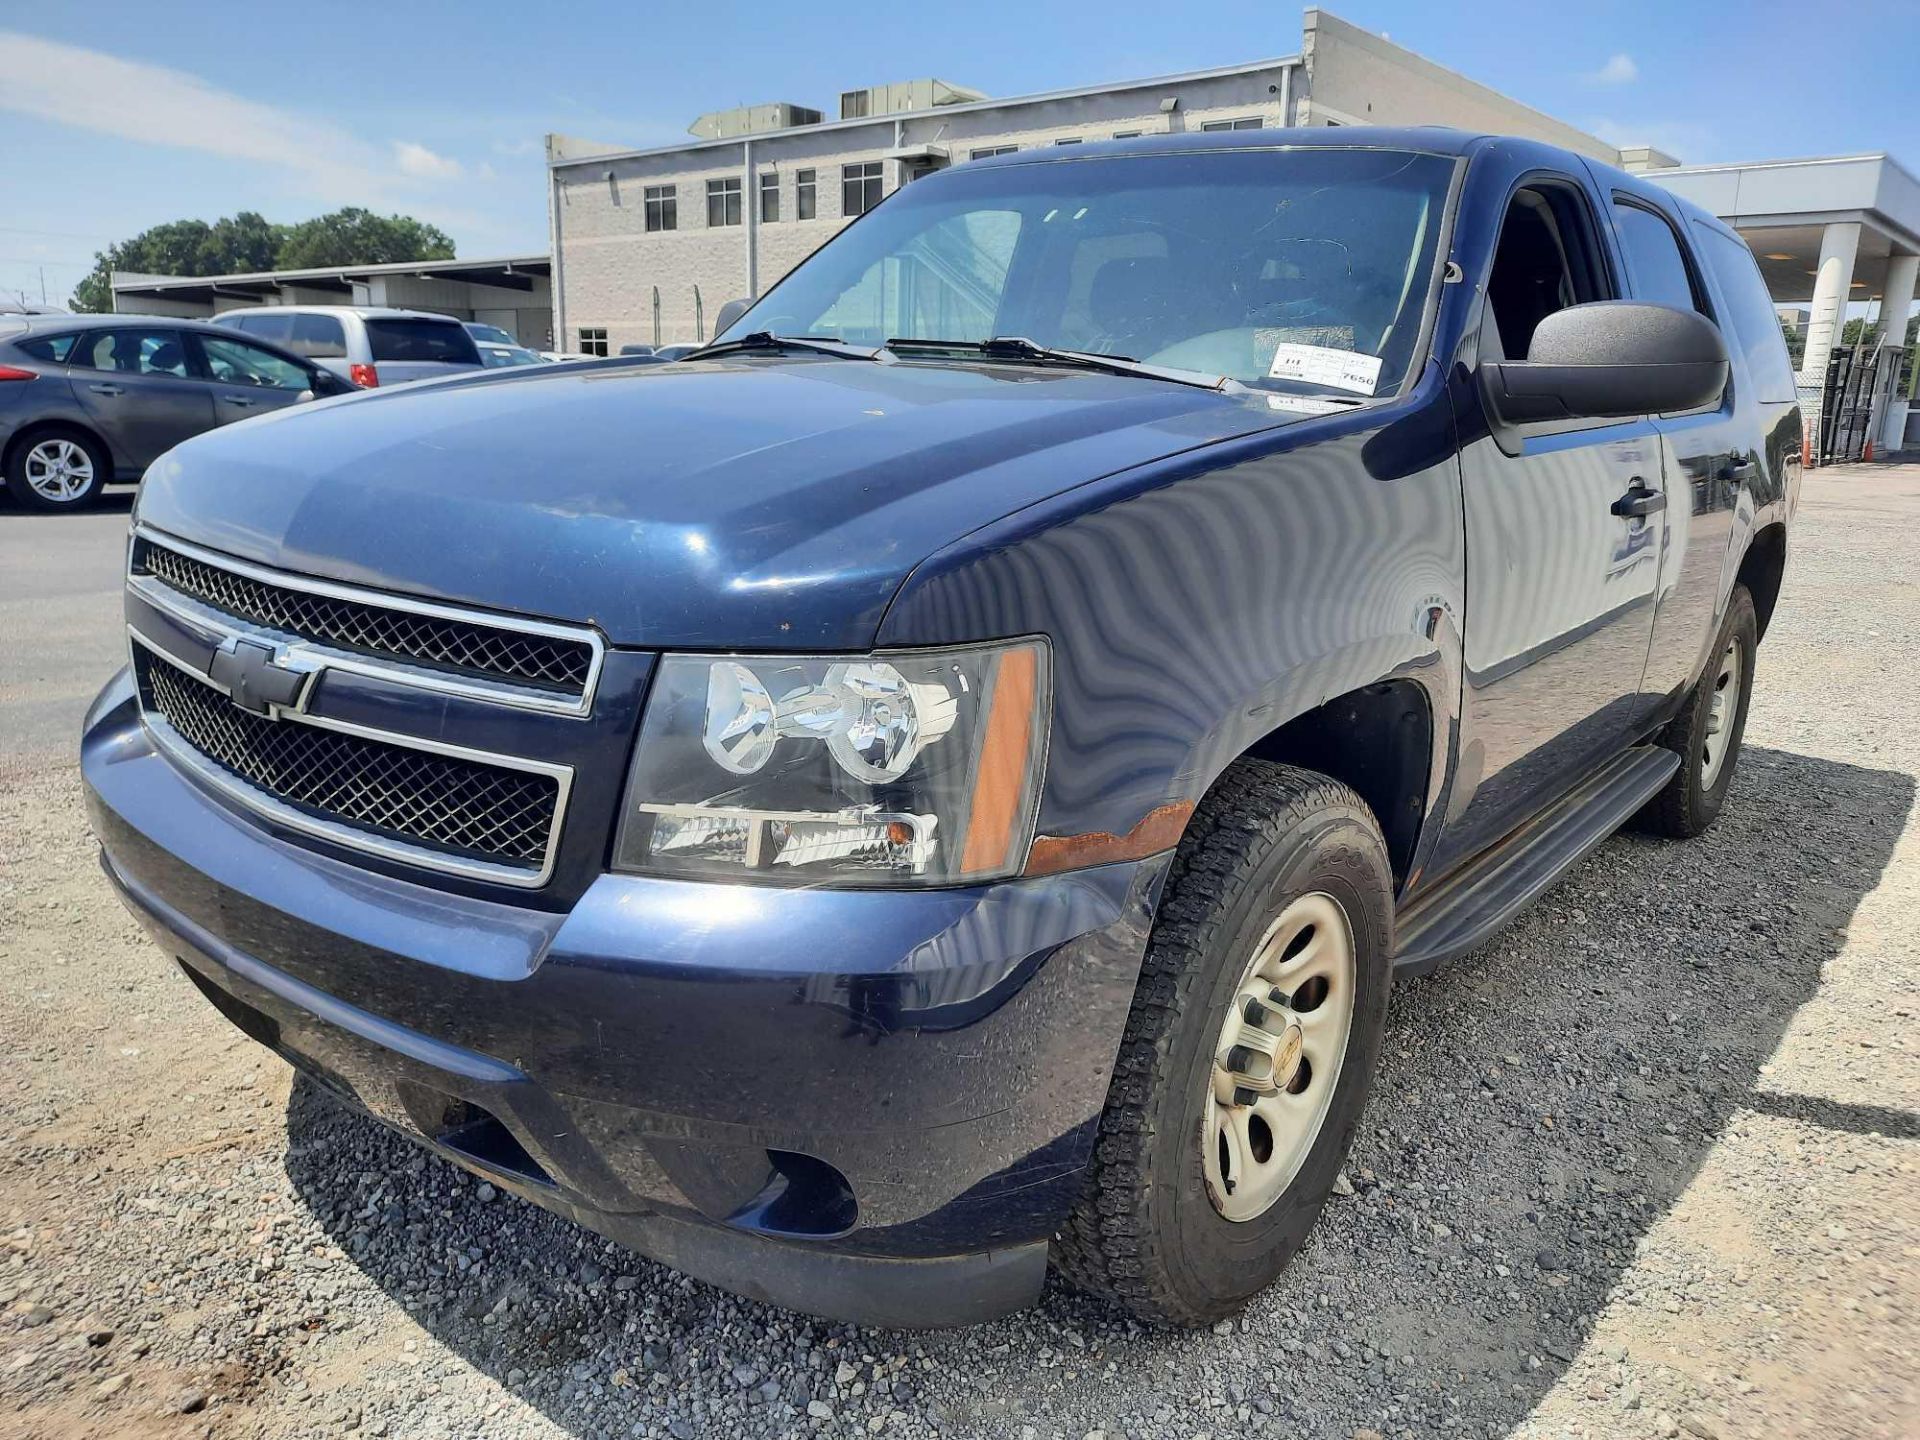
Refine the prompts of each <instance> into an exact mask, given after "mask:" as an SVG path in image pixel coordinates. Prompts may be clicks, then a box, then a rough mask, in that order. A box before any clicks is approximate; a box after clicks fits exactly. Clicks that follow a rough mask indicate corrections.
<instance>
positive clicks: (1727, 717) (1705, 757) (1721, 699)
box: [1700, 637, 1746, 790]
mask: <svg viewBox="0 0 1920 1440" xmlns="http://www.w3.org/2000/svg"><path fill="white" fill-rule="evenodd" d="M1745 664H1746V661H1745V659H1744V657H1743V656H1742V655H1741V653H1740V641H1739V639H1738V638H1737V637H1736V638H1735V639H1733V640H1730V641H1728V642H1727V648H1726V651H1725V653H1723V654H1722V655H1721V656H1720V671H1719V673H1718V674H1717V675H1715V676H1714V679H1713V698H1712V699H1710V700H1709V701H1708V702H1707V733H1706V735H1705V737H1704V738H1703V739H1702V740H1701V742H1700V788H1701V789H1702V790H1711V789H1712V788H1713V787H1714V783H1715V782H1716V781H1717V780H1718V779H1719V778H1720V771H1721V769H1722V767H1724V766H1725V765H1726V763H1727V751H1728V750H1730V749H1731V748H1732V747H1733V719H1734V716H1735V715H1737V714H1738V713H1739V711H1740V686H1741V684H1742V683H1743V680H1744V677H1743V676H1742V674H1741V671H1742V669H1743V667H1744V666H1745Z"/></svg>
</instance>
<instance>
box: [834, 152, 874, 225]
mask: <svg viewBox="0 0 1920 1440" xmlns="http://www.w3.org/2000/svg"><path fill="white" fill-rule="evenodd" d="M879 203H880V162H879V161H878V160H868V161H866V162H865V163H863V164H860V165H842V166H841V167H840V213H841V214H842V215H845V216H846V217H847V218H848V219H852V218H853V217H854V216H855V215H864V214H866V213H867V211H869V210H871V209H872V208H873V207H874V206H876V205H878V204H879Z"/></svg>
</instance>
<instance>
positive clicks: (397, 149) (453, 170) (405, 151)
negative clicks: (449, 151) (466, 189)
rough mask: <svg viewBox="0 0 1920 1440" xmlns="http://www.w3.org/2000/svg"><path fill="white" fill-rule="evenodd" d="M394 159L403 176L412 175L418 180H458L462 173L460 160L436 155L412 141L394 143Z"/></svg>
mask: <svg viewBox="0 0 1920 1440" xmlns="http://www.w3.org/2000/svg"><path fill="white" fill-rule="evenodd" d="M393 159H394V163H395V164H397V165H398V166H399V167H400V170H401V173H402V174H406V175H411V176H413V177H414V178H415V179H416V180H458V179H459V178H460V176H461V173H462V170H461V166H460V162H459V161H458V160H449V159H448V158H447V157H446V156H445V155H436V154H434V153H433V151H431V150H429V149H428V148H427V147H426V146H424V145H416V144H415V143H414V142H413V141H411V140H396V141H394V142H393Z"/></svg>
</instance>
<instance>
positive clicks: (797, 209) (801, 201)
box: [793, 170, 814, 220]
mask: <svg viewBox="0 0 1920 1440" xmlns="http://www.w3.org/2000/svg"><path fill="white" fill-rule="evenodd" d="M813 191H814V187H813V171H811V170H796V171H794V172H793V218H794V219H796V220H811V219H813V216H814V199H813Z"/></svg>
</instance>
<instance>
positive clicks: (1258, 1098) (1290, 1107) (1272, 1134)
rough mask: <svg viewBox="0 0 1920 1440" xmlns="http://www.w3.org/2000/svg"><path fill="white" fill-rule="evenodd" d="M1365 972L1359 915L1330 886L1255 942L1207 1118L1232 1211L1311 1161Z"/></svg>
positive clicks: (1273, 1194)
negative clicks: (1356, 926)
mask: <svg viewBox="0 0 1920 1440" xmlns="http://www.w3.org/2000/svg"><path fill="white" fill-rule="evenodd" d="M1356 984H1357V981H1356V978H1355V962H1354V946H1353V927H1352V925H1351V924H1350V923H1349V922H1348V920H1347V912H1346V911H1345V910H1344V909H1343V908H1342V907H1341V905H1340V902H1339V901H1337V900H1335V899H1334V898H1333V897H1332V896H1331V895H1327V894H1324V893H1321V892H1317V891H1316V892H1315V893H1313V894H1311V895H1302V896H1301V897H1300V898H1299V899H1298V900H1295V901H1294V902H1293V903H1292V904H1290V905H1288V906H1287V907H1286V909H1284V910H1282V911H1281V912H1280V915H1279V917H1278V918H1277V919H1276V920H1275V921H1274V922H1273V923H1272V924H1271V925H1269V926H1268V927H1267V930H1266V933H1265V934H1264V935H1262V936H1261V937H1260V943H1259V944H1257V945H1255V946H1254V947H1253V954H1252V956H1251V957H1250V958H1249V959H1248V961H1247V967H1246V970H1245V972H1244V973H1243V974H1242V976H1241V979H1240V986H1239V988H1238V989H1237V990H1236V991H1235V992H1234V994H1233V999H1232V1001H1231V1002H1230V1003H1229V1005H1228V1008H1227V1015H1226V1019H1225V1022H1224V1023H1223V1024H1222V1025H1221V1027H1220V1036H1219V1041H1218V1043H1217V1044H1216V1046H1215V1048H1214V1055H1213V1074H1212V1081H1211V1087H1210V1090H1209V1093H1208V1096H1207V1104H1206V1106H1205V1107H1204V1111H1203V1118H1202V1121H1201V1133H1200V1150H1201V1162H1202V1165H1203V1167H1204V1169H1205V1172H1206V1180H1207V1195H1208V1197H1209V1198H1210V1199H1211V1200H1212V1201H1213V1207H1214V1209H1216V1210H1218V1211H1219V1212H1220V1214H1221V1215H1223V1216H1224V1217H1225V1218H1227V1219H1228V1220H1234V1221H1247V1220H1257V1219H1258V1218H1259V1217H1260V1216H1262V1215H1264V1214H1266V1213H1267V1211H1268V1210H1270V1209H1272V1208H1273V1206H1274V1204H1275V1202H1277V1201H1278V1200H1279V1199H1280V1197H1281V1196H1282V1195H1284V1194H1285V1193H1286V1191H1287V1187H1288V1186H1289V1185H1291V1184H1292V1183H1293V1178H1294V1176H1295V1175H1297V1174H1299V1173H1300V1166H1301V1165H1302V1164H1303V1163H1304V1162H1305V1161H1306V1158H1307V1152H1308V1151H1310V1150H1311V1149H1312V1148H1313V1142H1314V1140H1315V1139H1316V1138H1317V1137H1318V1136H1319V1134H1320V1127H1321V1125H1322V1124H1323V1123H1324V1122H1325V1120H1326V1118H1327V1111H1328V1110H1329V1109H1330V1108H1331V1106H1332V1103H1333V1096H1334V1092H1335V1091H1336V1090H1337V1089H1338V1088H1339V1085H1340V1067H1341V1065H1342V1063H1343V1062H1344V1061H1345V1059H1346V1054H1347V1040H1348V1037H1349V1035H1350V1033H1351V1032H1352V1029H1353V1004H1354V992H1355V987H1356Z"/></svg>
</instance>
